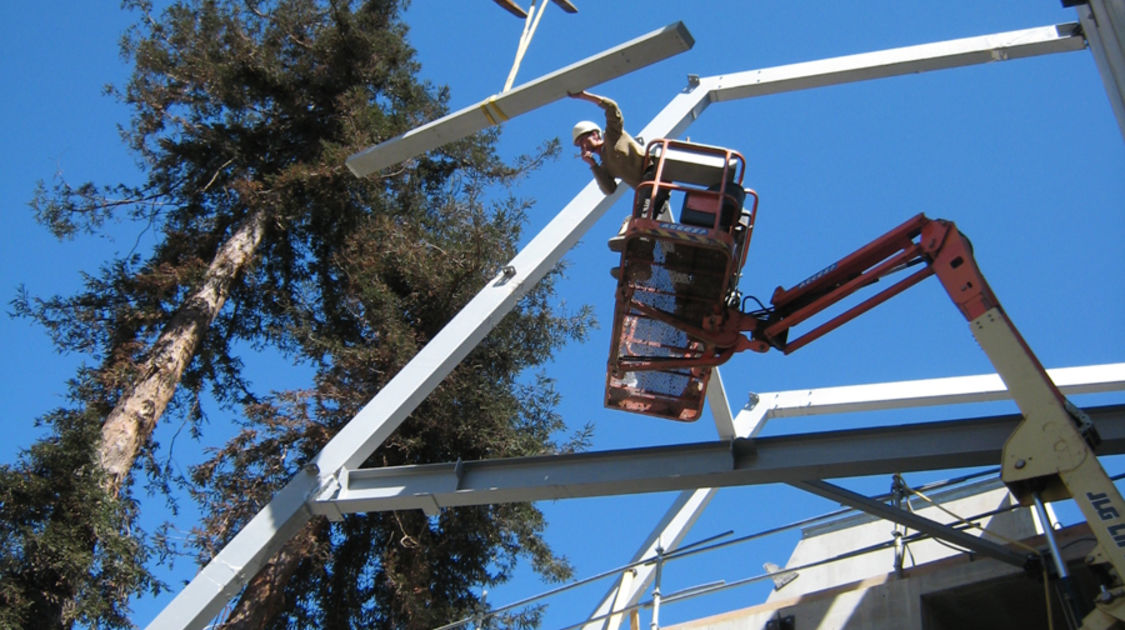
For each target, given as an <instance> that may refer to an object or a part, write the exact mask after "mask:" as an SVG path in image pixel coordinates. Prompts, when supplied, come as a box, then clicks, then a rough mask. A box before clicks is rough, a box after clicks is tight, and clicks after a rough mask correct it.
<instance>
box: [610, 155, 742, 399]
mask: <svg viewBox="0 0 1125 630" xmlns="http://www.w3.org/2000/svg"><path fill="white" fill-rule="evenodd" d="M646 154H647V155H648V156H649V168H648V169H647V170H646V178H645V181H643V182H642V183H641V185H640V186H638V187H637V193H636V198H635V202H634V206H633V215H632V217H631V218H630V220H629V221H628V223H627V227H626V231H625V234H624V240H625V243H624V248H623V251H622V253H621V266H620V267H619V270H618V272H617V274H616V275H617V277H618V284H617V302H616V307H615V310H614V319H613V332H612V342H611V347H610V356H609V365H608V369H607V374H606V396H605V404H606V406H607V407H610V408H615V409H621V410H624V411H631V412H636V413H643V414H648V415H653V416H658V417H662V418H669V419H673V420H681V421H693V420H696V419H698V418H699V415H700V413H701V411H702V409H703V402H704V396H705V393H706V391H707V382H708V380H709V379H710V376H711V369H712V368H713V367H714V366H715V365H718V364H719V363H721V362H722V361H723V360H725V358H720V357H718V356H717V355H716V346H715V344H714V342H713V340H712V339H711V338H710V337H709V336H708V334H707V330H708V329H709V328H712V327H713V324H714V323H716V318H718V319H719V320H721V319H723V318H725V317H726V316H727V313H728V310H729V307H730V306H731V304H732V303H733V304H735V305H737V302H738V300H739V299H740V297H739V294H738V291H737V285H738V277H739V274H740V273H741V269H742V266H743V264H744V263H745V252H746V246H747V245H748V243H749V240H750V233H751V231H752V229H753V221H754V213H755V211H756V209H757V195H756V194H755V193H754V192H753V191H745V190H744V189H743V188H742V178H743V173H744V171H745V160H744V159H743V157H742V156H741V155H739V154H738V153H736V152H734V151H731V150H729V149H723V148H719V147H711V146H707V145H700V144H693V143H687V142H680V141H676V140H667V139H658V140H654V141H653V142H652V143H650V144H649V146H648V148H647V150H646ZM747 195H749V196H750V197H751V199H752V202H753V203H752V205H751V209H750V210H745V209H744V208H743V203H744V202H745V198H746V197H747ZM674 198H675V199H676V200H677V201H678V200H680V199H682V209H681V211H680V221H678V222H673V221H671V220H670V216H669V215H668V214H666V213H665V212H663V211H662V209H663V208H665V207H666V206H668V205H670V203H671V201H672V199H674ZM654 212H655V215H656V216H653V215H654Z"/></svg>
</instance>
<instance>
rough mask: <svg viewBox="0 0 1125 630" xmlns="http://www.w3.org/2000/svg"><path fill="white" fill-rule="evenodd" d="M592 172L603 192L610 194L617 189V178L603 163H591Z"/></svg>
mask: <svg viewBox="0 0 1125 630" xmlns="http://www.w3.org/2000/svg"><path fill="white" fill-rule="evenodd" d="M590 172H591V173H593V174H594V180H595V181H597V182H598V188H601V189H602V192H603V193H605V194H607V195H609V194H612V193H613V191H615V190H617V180H616V179H614V177H613V175H610V174H609V171H607V170H605V167H603V166H602V165H601V164H598V163H597V162H594V163H593V164H590Z"/></svg>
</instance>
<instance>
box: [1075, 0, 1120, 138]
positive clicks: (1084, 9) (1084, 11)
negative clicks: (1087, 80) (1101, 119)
mask: <svg viewBox="0 0 1125 630" xmlns="http://www.w3.org/2000/svg"><path fill="white" fill-rule="evenodd" d="M1076 8H1077V9H1078V18H1079V21H1080V23H1081V24H1082V31H1083V33H1084V34H1085V36H1086V39H1087V40H1088V41H1089V43H1090V52H1092V53H1093V55H1094V62H1095V63H1096V64H1097V66H1098V72H1099V73H1100V74H1101V75H1102V83H1104V84H1105V91H1106V95H1107V96H1109V104H1110V105H1111V106H1112V107H1113V114H1114V116H1116V117H1117V128H1118V129H1119V130H1120V131H1121V135H1122V136H1125V0H1089V2H1087V3H1086V4H1081V5H1079V6H1078V7H1076Z"/></svg>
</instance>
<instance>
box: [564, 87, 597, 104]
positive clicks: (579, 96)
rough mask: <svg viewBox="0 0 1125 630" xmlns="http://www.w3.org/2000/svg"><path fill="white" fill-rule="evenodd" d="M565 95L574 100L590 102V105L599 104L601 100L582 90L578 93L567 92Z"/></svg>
mask: <svg viewBox="0 0 1125 630" xmlns="http://www.w3.org/2000/svg"><path fill="white" fill-rule="evenodd" d="M566 95H567V96H569V97H570V98H576V99H578V100H581V101H590V102H591V103H600V102H601V100H602V99H601V97H600V96H595V95H593V94H590V93H589V92H587V91H586V90H582V91H580V92H570V91H567V93H566Z"/></svg>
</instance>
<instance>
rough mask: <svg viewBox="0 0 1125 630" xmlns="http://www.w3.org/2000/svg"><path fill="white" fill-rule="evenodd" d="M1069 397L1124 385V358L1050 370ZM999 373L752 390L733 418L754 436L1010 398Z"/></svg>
mask: <svg viewBox="0 0 1125 630" xmlns="http://www.w3.org/2000/svg"><path fill="white" fill-rule="evenodd" d="M1047 375H1048V376H1050V377H1051V381H1052V382H1054V384H1055V386H1056V387H1058V388H1059V391H1060V392H1062V393H1063V395H1065V396H1075V395H1078V394H1093V393H1100V392H1112V391H1121V390H1125V363H1105V364H1101V365H1084V366H1080V367H1069V368H1054V369H1050V370H1047ZM1011 397H1012V396H1011V394H1009V393H1008V388H1007V386H1005V385H1004V381H1003V380H1001V379H1000V375H999V374H995V373H993V374H976V375H972V376H950V377H944V378H927V379H918V380H912V381H895V382H892V383H871V384H866V385H844V386H839V387H820V388H817V389H792V390H786V391H780V392H770V393H764V394H761V395H760V396H758V395H753V402H752V403H751V404H750V405H748V406H747V407H746V408H745V409H743V410H742V411H741V412H739V414H738V415H737V416H736V417H735V419H734V426H735V431H736V432H737V434H738V437H754V436H755V435H756V434H757V433H758V431H760V430H761V429H762V427H764V426H765V422H766V421H767V420H769V419H771V418H789V417H797V416H813V415H825V414H836V413H852V412H860V411H886V410H889V409H907V408H910V407H930V406H934V405H954V404H965V403H979V402H991V401H996V400H1009V399H1011Z"/></svg>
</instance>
